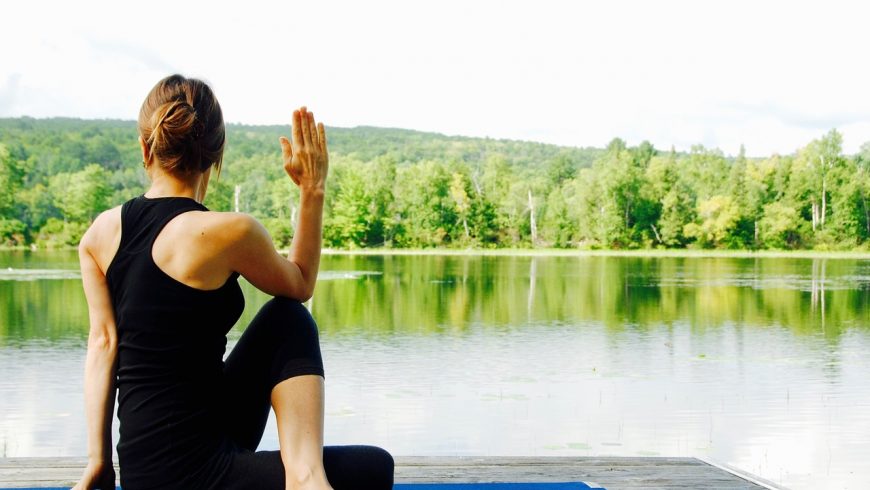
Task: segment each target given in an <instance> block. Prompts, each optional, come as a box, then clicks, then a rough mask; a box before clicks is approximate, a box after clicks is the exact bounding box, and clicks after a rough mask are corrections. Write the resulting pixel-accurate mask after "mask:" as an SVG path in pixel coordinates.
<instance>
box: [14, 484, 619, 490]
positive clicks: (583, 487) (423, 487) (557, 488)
mask: <svg viewBox="0 0 870 490" xmlns="http://www.w3.org/2000/svg"><path fill="white" fill-rule="evenodd" d="M69 488H70V487H51V488H45V487H40V488H2V489H0V490H69ZM116 490H121V487H116ZM393 490H604V487H590V486H589V485H587V484H585V483H583V482H565V483H397V484H395V485H393Z"/></svg>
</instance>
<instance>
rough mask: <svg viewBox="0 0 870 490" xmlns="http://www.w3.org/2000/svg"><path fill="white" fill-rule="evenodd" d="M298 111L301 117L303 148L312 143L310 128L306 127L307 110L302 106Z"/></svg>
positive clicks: (309, 146)
mask: <svg viewBox="0 0 870 490" xmlns="http://www.w3.org/2000/svg"><path fill="white" fill-rule="evenodd" d="M299 112H301V113H302V114H301V115H300V118H301V119H302V143H303V145H304V148H311V144H312V142H311V128H310V127H308V124H309V117H308V111H307V110H306V109H305V107H304V106H303V107H302V110H300V111H299Z"/></svg>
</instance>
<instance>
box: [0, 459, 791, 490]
mask: <svg viewBox="0 0 870 490" xmlns="http://www.w3.org/2000/svg"><path fill="white" fill-rule="evenodd" d="M116 465H117V463H116ZM84 467H85V458H0V488H15V487H63V486H66V487H71V486H72V485H74V484H75V483H76V481H77V479H78V477H79V476H80V474H81V471H82V469H83V468H84ZM116 471H117V466H116ZM395 474H396V483H460V482H548V481H550V482H564V481H586V482H594V483H597V484H598V485H600V486H602V487H604V488H606V489H607V490H621V489H638V488H650V489H690V488H691V489H717V490H735V489H759V488H769V489H778V488H782V487H777V486H775V485H773V484H771V483H770V482H766V481H763V480H762V479H760V478H757V477H753V476H752V475H748V474H745V473H741V472H739V471H736V470H733V469H730V468H725V467H723V466H721V465H714V464H711V463H708V462H704V461H701V460H699V459H695V458H667V457H655V458H647V457H644V458H633V457H546V458H541V457H430V456H405V457H396V473H395Z"/></svg>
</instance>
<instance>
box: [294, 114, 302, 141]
mask: <svg viewBox="0 0 870 490" xmlns="http://www.w3.org/2000/svg"><path fill="white" fill-rule="evenodd" d="M293 146H295V147H296V148H302V114H301V113H300V112H299V111H298V110H296V111H293Z"/></svg>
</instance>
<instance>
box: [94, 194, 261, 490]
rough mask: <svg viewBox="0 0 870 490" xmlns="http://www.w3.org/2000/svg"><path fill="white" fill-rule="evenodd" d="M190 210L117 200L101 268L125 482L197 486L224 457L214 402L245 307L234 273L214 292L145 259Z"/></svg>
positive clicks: (187, 202) (187, 201)
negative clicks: (110, 311) (113, 339)
mask: <svg viewBox="0 0 870 490" xmlns="http://www.w3.org/2000/svg"><path fill="white" fill-rule="evenodd" d="M189 211H207V208H206V207H205V206H203V205H202V204H200V203H199V202H197V201H196V200H194V199H191V198H187V197H161V198H146V197H145V196H144V195H143V196H138V197H136V198H134V199H131V200H130V201H128V202H126V203H124V205H123V206H122V208H121V213H120V214H121V216H120V218H121V239H120V245H119V246H118V250H117V252H116V253H115V255H114V258H113V259H112V262H111V264H110V265H109V267H108V270H107V271H106V280H107V283H108V287H109V292H110V294H111V297H112V304H113V306H114V309H115V315H116V322H117V330H118V370H117V384H118V418H119V420H120V422H121V425H120V440H119V442H118V446H117V448H118V457H119V463H120V464H121V465H122V467H123V468H124V473H123V474H122V477H124V478H125V479H130V480H131V481H132V480H133V479H135V478H137V477H138V475H139V474H143V475H144V474H151V475H153V474H159V475H161V477H165V478H166V482H167V483H169V482H171V483H173V484H178V482H179V481H182V479H183V478H185V477H187V478H195V479H196V480H197V481H199V483H203V481H202V480H203V479H209V478H215V479H217V478H219V476H220V475H219V473H220V471H219V470H220V469H222V468H226V466H227V461H220V460H219V459H220V458H221V457H228V456H226V455H227V454H228V451H223V450H221V449H222V448H223V449H226V447H225V445H226V444H227V442H226V440H225V437H224V435H223V433H222V430H221V424H220V422H219V420H220V419H219V410H220V409H221V406H222V405H221V400H219V399H218V398H217V396H218V394H219V393H220V390H219V387H220V386H221V383H222V376H223V361H222V359H223V354H224V352H225V348H226V333H227V332H228V331H229V330H230V329H231V328H232V326H233V324H235V322H236V321H237V320H238V318H239V316H240V315H241V313H242V310H243V309H244V297H243V296H242V292H241V288H240V287H239V285H238V282H237V278H238V273H236V272H233V273H231V275H230V277H229V278H228V279H226V282H225V283H224V284H223V285H222V286H220V287H218V288H217V289H211V290H205V289H197V288H194V287H192V286H189V285H187V284H184V283H182V282H180V281H179V280H177V279H174V278H173V277H172V276H170V275H169V274H167V272H165V271H164V270H162V269H161V268H160V266H158V265H157V264H156V263H155V260H154V258H153V257H152V247H153V246H154V243H155V241H156V239H157V237H158V235H160V236H161V241H165V238H167V237H165V236H163V235H161V231H162V230H163V229H164V227H165V226H166V225H167V223H169V222H170V221H171V220H173V219H174V218H178V219H182V218H181V217H179V215H180V214H181V213H185V212H189ZM185 218H186V217H185ZM185 231H186V233H187V234H188V235H189V234H191V233H192V231H191V230H183V229H182V230H176V231H174V232H173V234H174V235H176V240H178V239H182V237H181V236H180V235H179V234H182V233H184V232H185ZM176 245H181V246H179V247H177V249H181V250H184V249H186V248H188V247H185V246H184V244H178V243H176ZM187 261H188V262H190V258H189V257H188V258H187ZM193 262H196V260H193ZM192 469H201V470H202V473H203V474H200V475H196V474H191V470H192ZM121 483H122V484H123V483H124V482H123V481H122V482H121ZM153 484H154V485H159V484H160V482H154V483H153Z"/></svg>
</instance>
